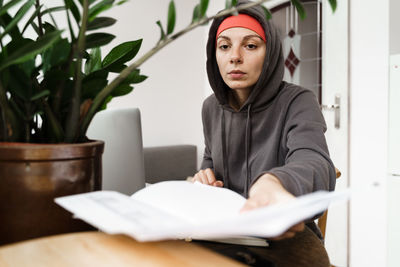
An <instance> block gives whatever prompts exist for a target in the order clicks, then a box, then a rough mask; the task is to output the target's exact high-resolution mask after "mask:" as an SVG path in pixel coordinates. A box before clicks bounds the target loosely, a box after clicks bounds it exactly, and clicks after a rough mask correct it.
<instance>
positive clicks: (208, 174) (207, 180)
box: [192, 168, 224, 187]
mask: <svg viewBox="0 0 400 267" xmlns="http://www.w3.org/2000/svg"><path fill="white" fill-rule="evenodd" d="M195 181H198V182H200V183H202V184H207V185H212V186H218V187H223V186H224V182H222V181H220V180H217V179H216V178H215V175H214V172H213V171H212V170H211V169H210V168H208V169H205V170H200V171H199V172H198V173H196V174H195V175H194V177H193V179H192V182H195Z"/></svg>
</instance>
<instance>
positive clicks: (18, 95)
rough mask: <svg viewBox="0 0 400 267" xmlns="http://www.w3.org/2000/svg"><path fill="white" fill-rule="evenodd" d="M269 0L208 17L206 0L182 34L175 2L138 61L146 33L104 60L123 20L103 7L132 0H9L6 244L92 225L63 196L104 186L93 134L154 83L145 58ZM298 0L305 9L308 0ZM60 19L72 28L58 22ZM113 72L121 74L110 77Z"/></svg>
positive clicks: (0, 66) (3, 38)
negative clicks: (119, 101) (136, 88)
mask: <svg viewBox="0 0 400 267" xmlns="http://www.w3.org/2000/svg"><path fill="white" fill-rule="evenodd" d="M265 1H266V0H260V1H256V2H254V3H250V4H247V5H243V6H240V7H236V6H235V5H236V0H227V1H226V3H227V9H226V10H225V11H223V12H220V13H218V14H217V15H214V16H211V17H207V16H206V11H207V6H208V0H199V4H198V5H196V6H195V8H194V10H193V19H192V22H191V23H190V24H189V25H188V27H186V28H185V29H183V30H181V31H179V32H177V33H173V31H174V25H175V5H174V2H173V0H171V1H170V4H169V8H168V20H167V21H168V22H167V25H166V26H167V27H166V28H165V29H164V27H163V26H162V24H161V23H160V22H159V21H158V22H157V24H158V26H159V27H160V31H161V37H160V40H159V42H158V43H157V44H156V46H155V47H154V48H153V49H151V50H150V51H148V52H147V53H145V54H144V55H143V56H142V57H141V58H139V59H137V60H136V61H135V62H133V63H131V64H130V65H129V66H128V62H130V61H131V60H132V59H133V58H134V57H135V56H136V55H137V53H138V51H139V49H140V46H141V42H142V40H134V41H129V42H124V43H122V44H119V45H117V46H115V47H114V48H113V49H112V50H111V51H110V52H109V53H108V54H107V55H105V56H104V57H103V56H102V54H101V47H102V46H104V45H106V44H108V43H110V42H111V41H112V40H113V38H114V37H115V36H113V35H112V34H110V33H107V32H102V31H100V30H102V29H103V28H106V27H108V26H111V25H113V24H114V23H115V22H116V20H115V19H114V18H110V17H102V16H101V14H102V12H103V11H105V10H107V9H109V8H112V7H113V6H115V5H121V4H123V3H124V2H126V0H119V1H115V0H64V1H63V5H61V6H51V7H47V6H46V5H45V4H44V2H45V1H40V0H9V1H7V0H5V1H4V0H0V49H1V50H0V214H1V215H2V223H1V224H0V237H1V238H0V245H1V244H5V243H9V242H15V241H19V240H24V239H28V238H34V237H38V236H43V235H50V234H56V233H63V232H70V231H79V230H86V229H87V227H88V226H87V225H85V224H83V223H82V222H79V221H75V220H72V219H70V215H69V214H67V213H66V212H65V211H64V210H62V209H61V208H59V207H57V206H56V205H55V204H54V202H53V199H54V198H55V197H58V196H62V195H69V194H75V193H81V192H87V191H93V190H99V189H101V154H102V152H103V146H104V144H103V142H102V141H92V140H88V138H87V137H86V130H87V129H88V126H89V124H90V122H91V120H92V119H93V117H94V115H95V114H96V112H98V111H100V110H102V109H105V108H106V106H107V103H108V102H110V101H111V99H112V98H113V97H117V96H123V95H126V94H128V93H130V92H131V91H132V89H133V84H137V83H140V82H142V81H144V80H145V79H146V78H147V77H146V76H144V75H142V74H141V73H140V69H139V67H140V65H141V64H142V63H143V62H145V61H146V60H147V59H148V58H149V57H151V56H152V55H154V54H155V53H156V52H157V51H159V50H160V49H162V48H163V47H164V46H166V45H167V44H169V43H170V42H172V41H174V40H175V39H177V38H178V37H179V36H181V35H183V34H184V33H186V32H188V31H190V30H192V29H194V28H195V27H197V26H199V25H204V24H206V23H207V22H208V21H209V20H212V19H213V18H215V17H218V16H225V15H227V14H234V13H237V12H238V11H240V10H241V9H245V8H248V7H250V6H253V5H256V4H260V3H262V2H265ZM291 1H292V2H293V3H294V4H295V5H296V7H297V8H298V10H299V12H301V13H304V11H302V6H301V3H300V2H299V0H291ZM329 1H330V3H331V4H332V5H336V1H335V0H329ZM49 2H50V1H47V2H46V4H47V3H49ZM265 11H266V15H267V16H270V13H269V11H268V10H267V9H265ZM60 16H63V17H64V18H66V21H67V22H68V27H67V28H66V29H60V28H59V27H58V26H57V21H56V19H57V18H59V17H60ZM99 31H100V32H99ZM110 73H117V74H118V75H117V77H116V78H114V79H113V80H111V81H110V80H109V74H110Z"/></svg>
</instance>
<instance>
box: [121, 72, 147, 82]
mask: <svg viewBox="0 0 400 267" xmlns="http://www.w3.org/2000/svg"><path fill="white" fill-rule="evenodd" d="M146 79H147V76H146V75H140V70H139V69H136V70H134V71H133V72H132V73H131V74H129V76H128V77H127V78H126V79H125V80H124V81H123V83H125V84H134V83H141V82H143V81H144V80H146Z"/></svg>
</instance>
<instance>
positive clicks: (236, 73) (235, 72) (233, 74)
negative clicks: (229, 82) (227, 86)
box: [228, 70, 246, 80]
mask: <svg viewBox="0 0 400 267" xmlns="http://www.w3.org/2000/svg"><path fill="white" fill-rule="evenodd" d="M245 74H246V73H245V72H243V71H240V70H233V71H231V72H229V73H228V75H229V76H230V77H231V78H232V79H234V80H237V79H240V78H242V77H243V76H244V75H245Z"/></svg>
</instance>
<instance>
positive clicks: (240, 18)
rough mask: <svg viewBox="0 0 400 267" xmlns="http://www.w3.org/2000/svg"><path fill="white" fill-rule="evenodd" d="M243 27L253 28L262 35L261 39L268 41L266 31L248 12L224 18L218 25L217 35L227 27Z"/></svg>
mask: <svg viewBox="0 0 400 267" xmlns="http://www.w3.org/2000/svg"><path fill="white" fill-rule="evenodd" d="M235 27H241V28H246V29H249V30H252V31H254V32H256V33H257V34H258V35H260V37H261V39H263V40H264V42H266V38H265V32H264V29H263V27H262V26H261V24H260V23H259V22H258V21H257V20H256V19H255V18H253V17H251V16H249V15H246V14H239V15H237V16H230V17H227V18H226V19H224V20H223V21H222V22H221V24H220V25H219V27H218V30H217V36H216V38H218V36H219V34H220V33H221V32H223V31H225V30H226V29H229V28H235Z"/></svg>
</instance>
